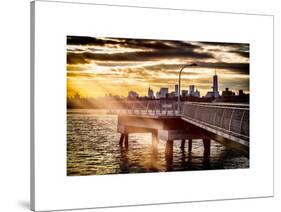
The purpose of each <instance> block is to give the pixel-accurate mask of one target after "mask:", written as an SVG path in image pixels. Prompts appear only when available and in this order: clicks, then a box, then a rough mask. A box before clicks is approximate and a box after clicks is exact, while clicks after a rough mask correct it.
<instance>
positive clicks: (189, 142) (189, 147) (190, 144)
mask: <svg viewBox="0 0 281 212" xmlns="http://www.w3.org/2000/svg"><path fill="white" fill-rule="evenodd" d="M191 151H192V139H188V152H191Z"/></svg>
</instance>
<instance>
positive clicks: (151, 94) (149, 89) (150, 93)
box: [147, 86, 154, 98]
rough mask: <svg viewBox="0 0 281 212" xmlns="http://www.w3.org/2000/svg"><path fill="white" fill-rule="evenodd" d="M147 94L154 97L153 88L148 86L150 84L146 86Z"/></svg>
mask: <svg viewBox="0 0 281 212" xmlns="http://www.w3.org/2000/svg"><path fill="white" fill-rule="evenodd" d="M147 96H148V97H149V98H154V92H153V90H152V89H151V88H150V86H149V87H148V91H147Z"/></svg>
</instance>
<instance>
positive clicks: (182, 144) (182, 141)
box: [180, 139, 185, 150]
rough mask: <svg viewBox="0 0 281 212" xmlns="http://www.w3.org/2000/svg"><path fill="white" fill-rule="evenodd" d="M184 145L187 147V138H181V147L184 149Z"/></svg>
mask: <svg viewBox="0 0 281 212" xmlns="http://www.w3.org/2000/svg"><path fill="white" fill-rule="evenodd" d="M184 147H185V139H182V140H181V147H180V148H181V149H182V150H184Z"/></svg>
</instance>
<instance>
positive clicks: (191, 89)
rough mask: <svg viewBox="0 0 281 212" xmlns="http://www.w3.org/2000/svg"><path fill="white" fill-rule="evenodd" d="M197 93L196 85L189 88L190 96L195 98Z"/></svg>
mask: <svg viewBox="0 0 281 212" xmlns="http://www.w3.org/2000/svg"><path fill="white" fill-rule="evenodd" d="M194 92H195V86H194V85H190V86H189V96H193V94H194Z"/></svg>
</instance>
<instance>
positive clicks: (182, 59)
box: [67, 36, 250, 97]
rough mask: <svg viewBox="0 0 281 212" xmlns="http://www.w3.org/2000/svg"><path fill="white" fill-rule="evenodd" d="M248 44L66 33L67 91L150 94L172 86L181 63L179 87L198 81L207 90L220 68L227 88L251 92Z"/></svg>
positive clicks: (95, 94)
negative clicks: (192, 64)
mask: <svg viewBox="0 0 281 212" xmlns="http://www.w3.org/2000/svg"><path fill="white" fill-rule="evenodd" d="M249 61H250V60H249V44H238V43H213V42H212V43H211V42H188V41H172V40H148V39H125V38H124V39H123V38H94V37H78V36H67V96H68V97H71V96H73V95H74V94H75V93H76V92H78V93H79V94H80V95H81V96H83V97H99V96H105V95H106V94H109V93H111V94H112V95H120V96H127V95H128V92H129V91H131V90H133V91H136V92H137V93H138V94H139V95H141V96H144V95H147V89H148V87H149V86H150V88H152V90H153V91H154V93H156V91H159V89H160V87H168V88H169V92H171V91H174V87H175V84H178V73H179V70H180V69H181V67H182V66H183V65H185V64H189V63H194V62H195V63H197V64H198V66H197V67H192V68H186V69H185V70H184V72H183V74H182V81H181V90H183V89H184V90H188V86H189V85H195V87H196V88H198V90H199V91H200V92H201V95H205V94H206V92H207V91H211V90H212V88H211V87H212V77H213V75H214V73H215V71H216V73H217V75H218V81H219V91H220V93H221V91H222V90H224V89H225V88H226V87H228V88H229V89H230V90H233V91H235V92H237V91H238V90H239V89H243V90H244V91H245V92H246V93H248V92H249V77H250V76H249Z"/></svg>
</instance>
